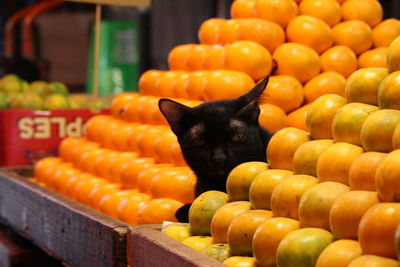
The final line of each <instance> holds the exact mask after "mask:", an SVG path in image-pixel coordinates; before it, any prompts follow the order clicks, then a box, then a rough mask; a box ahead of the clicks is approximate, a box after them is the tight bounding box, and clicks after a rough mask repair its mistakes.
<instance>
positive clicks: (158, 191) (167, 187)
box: [150, 167, 197, 204]
mask: <svg viewBox="0 0 400 267" xmlns="http://www.w3.org/2000/svg"><path fill="white" fill-rule="evenodd" d="M196 182H197V178H196V175H194V173H193V172H192V171H191V170H190V168H189V167H173V168H165V169H162V170H160V171H159V172H158V173H157V174H156V175H154V176H153V178H152V179H151V183H150V195H151V197H152V198H171V199H175V200H178V201H180V202H182V203H184V204H190V203H192V202H193V201H194V199H195V185H196Z"/></svg>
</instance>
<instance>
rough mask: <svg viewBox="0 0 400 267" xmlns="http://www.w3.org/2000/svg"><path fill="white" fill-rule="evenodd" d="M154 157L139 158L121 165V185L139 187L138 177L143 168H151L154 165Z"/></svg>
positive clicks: (130, 187)
mask: <svg viewBox="0 0 400 267" xmlns="http://www.w3.org/2000/svg"><path fill="white" fill-rule="evenodd" d="M154 164H155V161H154V159H153V158H142V157H140V158H137V159H135V160H132V161H129V162H126V163H125V164H123V165H122V166H121V171H120V180H121V186H122V188H124V189H134V188H136V187H137V179H138V175H139V173H140V172H141V171H142V169H146V168H149V167H150V166H152V165H154Z"/></svg>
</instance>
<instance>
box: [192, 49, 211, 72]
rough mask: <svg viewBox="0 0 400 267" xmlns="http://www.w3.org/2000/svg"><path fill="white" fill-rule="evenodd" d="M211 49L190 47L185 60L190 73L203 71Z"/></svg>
mask: <svg viewBox="0 0 400 267" xmlns="http://www.w3.org/2000/svg"><path fill="white" fill-rule="evenodd" d="M210 49H211V47H210V46H209V45H202V44H198V45H195V46H193V47H192V49H191V50H190V52H189V55H188V59H187V66H188V69H187V70H190V71H196V70H204V63H205V59H206V57H207V54H208V52H209V51H210Z"/></svg>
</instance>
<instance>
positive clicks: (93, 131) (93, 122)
mask: <svg viewBox="0 0 400 267" xmlns="http://www.w3.org/2000/svg"><path fill="white" fill-rule="evenodd" d="M110 120H111V116H108V115H96V116H93V117H91V118H90V119H89V120H88V121H87V123H86V137H87V139H89V140H90V141H93V142H100V141H101V134H102V131H103V128H104V125H106V124H107V123H108V121H110Z"/></svg>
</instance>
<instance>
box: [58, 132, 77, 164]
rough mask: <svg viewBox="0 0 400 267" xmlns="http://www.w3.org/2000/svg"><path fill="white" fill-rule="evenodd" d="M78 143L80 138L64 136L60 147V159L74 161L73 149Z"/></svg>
mask: <svg viewBox="0 0 400 267" xmlns="http://www.w3.org/2000/svg"><path fill="white" fill-rule="evenodd" d="M78 143H79V139H78V138H73V137H66V138H64V139H63V140H62V141H61V143H60V145H59V147H58V156H59V157H60V160H64V161H72V150H73V148H74V147H75V146H76V145H77V144H78Z"/></svg>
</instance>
